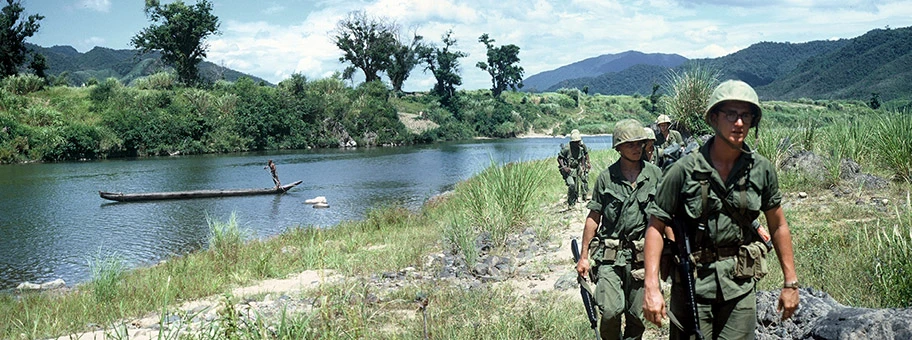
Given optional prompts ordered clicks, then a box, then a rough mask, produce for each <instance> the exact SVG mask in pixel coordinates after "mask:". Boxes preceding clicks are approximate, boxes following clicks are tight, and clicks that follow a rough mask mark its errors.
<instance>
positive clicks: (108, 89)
mask: <svg viewBox="0 0 912 340" xmlns="http://www.w3.org/2000/svg"><path fill="white" fill-rule="evenodd" d="M121 88H123V85H121V84H120V81H118V80H117V78H108V79H105V81H104V82H101V83H98V85H93V86H92V87H91V89H90V90H89V99H91V100H92V102H93V103H95V104H96V105H98V104H102V103H104V102H106V101H107V100H108V99H110V98H111V97H113V96H114V94H115V93H117V91H118V90H120V89H121Z"/></svg>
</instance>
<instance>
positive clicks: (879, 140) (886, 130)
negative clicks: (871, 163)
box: [874, 111, 912, 182]
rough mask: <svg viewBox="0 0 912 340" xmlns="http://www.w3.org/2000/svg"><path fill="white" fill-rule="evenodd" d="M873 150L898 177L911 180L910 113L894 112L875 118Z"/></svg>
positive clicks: (911, 125) (911, 132) (911, 122)
mask: <svg viewBox="0 0 912 340" xmlns="http://www.w3.org/2000/svg"><path fill="white" fill-rule="evenodd" d="M875 127H876V129H877V130H876V133H875V134H874V145H875V146H876V147H875V148H874V152H875V153H876V154H877V157H878V159H879V160H880V161H881V162H883V163H884V165H886V166H887V167H888V168H889V169H890V170H892V172H893V173H894V174H895V175H896V176H897V177H898V178H900V179H902V180H905V181H907V182H912V115H910V113H909V112H908V111H903V112H894V113H892V114H887V115H884V116H882V117H880V118H878V119H877V124H876V125H875Z"/></svg>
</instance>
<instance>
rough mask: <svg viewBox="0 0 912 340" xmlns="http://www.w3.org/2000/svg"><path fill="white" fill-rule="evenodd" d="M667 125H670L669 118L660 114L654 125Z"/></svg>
mask: <svg viewBox="0 0 912 340" xmlns="http://www.w3.org/2000/svg"><path fill="white" fill-rule="evenodd" d="M662 123H668V124H671V117H669V116H668V115H665V114H662V115H659V118H656V124H662Z"/></svg>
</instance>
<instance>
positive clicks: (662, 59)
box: [523, 51, 687, 92]
mask: <svg viewBox="0 0 912 340" xmlns="http://www.w3.org/2000/svg"><path fill="white" fill-rule="evenodd" d="M685 61H687V58H684V57H682V56H680V55H677V54H664V53H649V54H647V53H643V52H638V51H626V52H621V53H617V54H603V55H600V56H598V57H594V58H588V59H584V60H581V61H578V62H575V63H572V64H569V65H566V66H561V67H559V68H557V69H554V70H551V71H545V72H541V73H538V74H535V75H533V76H531V77H528V78H526V79H524V80H523V91H526V92H542V91H550V90H549V89H552V88H553V87H554V85H555V84H557V83H560V82H562V81H565V80H569V79H576V78H594V77H598V76H600V75H602V74H605V73H608V72H620V71H623V70H626V69H628V68H630V67H631V66H634V65H639V64H645V65H654V66H662V67H665V68H668V67H675V66H678V65H681V64H682V63H684V62H685Z"/></svg>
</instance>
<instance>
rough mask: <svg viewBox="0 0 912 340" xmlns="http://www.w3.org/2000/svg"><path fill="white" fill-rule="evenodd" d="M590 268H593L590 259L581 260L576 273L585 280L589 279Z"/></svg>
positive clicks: (577, 264)
mask: <svg viewBox="0 0 912 340" xmlns="http://www.w3.org/2000/svg"><path fill="white" fill-rule="evenodd" d="M589 268H591V267H590V265H589V259H580V260H579V262H577V263H576V272H577V273H579V275H580V276H582V277H583V278H584V279H588V278H589Z"/></svg>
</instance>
